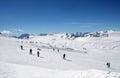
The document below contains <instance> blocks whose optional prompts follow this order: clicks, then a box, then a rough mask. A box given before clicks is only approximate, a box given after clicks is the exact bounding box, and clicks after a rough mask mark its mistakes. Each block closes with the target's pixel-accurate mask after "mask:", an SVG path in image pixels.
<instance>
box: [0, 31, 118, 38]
mask: <svg viewBox="0 0 120 78" xmlns="http://www.w3.org/2000/svg"><path fill="white" fill-rule="evenodd" d="M0 35H3V34H2V33H0ZM34 36H58V37H60V38H65V39H75V38H78V37H109V36H119V37H120V32H119V31H112V30H109V31H99V32H83V33H82V32H76V33H55V34H45V33H41V34H38V35H33V34H28V33H25V34H21V35H20V36H19V37H16V36H12V37H14V38H19V39H27V38H28V39H29V38H31V37H34Z"/></svg>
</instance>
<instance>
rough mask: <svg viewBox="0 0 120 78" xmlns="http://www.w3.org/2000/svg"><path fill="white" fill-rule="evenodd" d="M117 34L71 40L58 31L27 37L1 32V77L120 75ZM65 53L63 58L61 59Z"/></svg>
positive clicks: (101, 77)
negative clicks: (108, 63) (108, 64)
mask: <svg viewBox="0 0 120 78" xmlns="http://www.w3.org/2000/svg"><path fill="white" fill-rule="evenodd" d="M119 35H120V34H118V33H117V34H114V35H113V36H112V35H111V36H110V37H103V38H102V37H78V38H76V39H74V40H70V39H64V38H61V37H60V35H59V34H57V35H46V36H33V37H32V38H30V39H15V38H10V37H3V36H0V78H120V52H119V50H120V36H119ZM20 45H23V48H24V50H21V49H20ZM30 48H32V49H33V54H32V55H30V54H29V49H30ZM53 48H55V51H53ZM58 49H59V50H60V51H59V52H58ZM37 51H40V57H37V55H36V54H37ZM64 53H65V54H66V60H64V59H62V56H63V54H64ZM107 62H110V63H111V67H110V68H107V66H106V63H107Z"/></svg>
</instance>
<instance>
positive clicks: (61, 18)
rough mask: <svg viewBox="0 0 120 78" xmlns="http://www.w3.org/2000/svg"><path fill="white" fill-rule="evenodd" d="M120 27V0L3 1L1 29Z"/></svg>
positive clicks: (37, 30)
mask: <svg viewBox="0 0 120 78" xmlns="http://www.w3.org/2000/svg"><path fill="white" fill-rule="evenodd" d="M3 30H5V31H11V32H14V33H17V32H19V33H20V32H22V33H34V34H35V33H56V32H86V31H90V32H91V31H92V32H94V31H101V30H116V31H119V30H120V0H0V31H3Z"/></svg>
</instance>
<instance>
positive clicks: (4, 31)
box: [1, 30, 12, 34]
mask: <svg viewBox="0 0 120 78" xmlns="http://www.w3.org/2000/svg"><path fill="white" fill-rule="evenodd" d="M1 33H2V34H12V32H11V31H8V30H2V31H1Z"/></svg>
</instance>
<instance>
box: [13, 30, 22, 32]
mask: <svg viewBox="0 0 120 78" xmlns="http://www.w3.org/2000/svg"><path fill="white" fill-rule="evenodd" d="M14 31H15V32H23V30H22V29H14Z"/></svg>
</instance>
